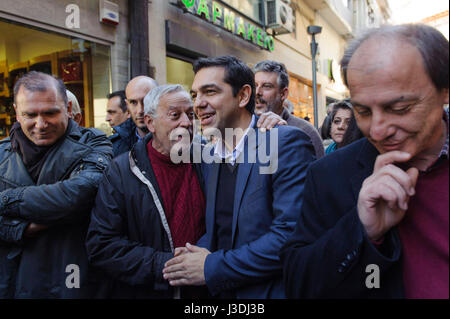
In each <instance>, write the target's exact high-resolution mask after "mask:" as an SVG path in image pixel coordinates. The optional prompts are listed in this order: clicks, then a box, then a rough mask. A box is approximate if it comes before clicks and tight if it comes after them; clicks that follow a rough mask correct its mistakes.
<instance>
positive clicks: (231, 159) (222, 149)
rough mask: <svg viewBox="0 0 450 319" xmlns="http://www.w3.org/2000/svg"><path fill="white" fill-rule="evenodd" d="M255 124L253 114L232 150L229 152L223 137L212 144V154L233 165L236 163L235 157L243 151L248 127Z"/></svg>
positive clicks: (250, 127)
mask: <svg viewBox="0 0 450 319" xmlns="http://www.w3.org/2000/svg"><path fill="white" fill-rule="evenodd" d="M255 124H256V116H255V115H254V114H253V115H252V121H251V123H250V125H249V127H248V128H247V129H246V130H245V132H244V135H243V136H242V138H241V140H240V141H239V143H238V145H236V147H235V148H234V150H233V152H230V151H229V150H228V149H227V148H226V146H225V143H224V141H223V139H220V140H218V141H217V142H216V144H215V146H214V156H218V157H219V158H221V159H222V160H225V162H226V163H230V164H232V165H234V164H235V163H236V159H237V158H238V157H239V155H241V153H242V152H243V151H244V146H245V141H246V139H247V136H248V133H249V132H250V129H252V128H253V127H254V126H255Z"/></svg>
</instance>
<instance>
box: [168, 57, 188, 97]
mask: <svg viewBox="0 0 450 319" xmlns="http://www.w3.org/2000/svg"><path fill="white" fill-rule="evenodd" d="M166 66H167V84H181V85H182V86H183V87H184V89H185V90H186V91H187V92H190V91H191V88H192V83H194V75H195V74H194V71H193V69H192V63H190V62H187V61H183V60H180V59H176V58H172V57H167V58H166Z"/></svg>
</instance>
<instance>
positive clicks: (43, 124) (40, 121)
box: [35, 116, 47, 129]
mask: <svg viewBox="0 0 450 319" xmlns="http://www.w3.org/2000/svg"><path fill="white" fill-rule="evenodd" d="M35 127H36V128H38V129H44V128H46V127H47V121H46V120H45V118H44V117H42V116H38V117H37V119H36V125H35Z"/></svg>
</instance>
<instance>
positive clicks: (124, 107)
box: [106, 90, 127, 112]
mask: <svg viewBox="0 0 450 319" xmlns="http://www.w3.org/2000/svg"><path fill="white" fill-rule="evenodd" d="M116 96H118V97H120V105H119V106H120V108H121V110H122V112H126V111H127V97H126V95H125V91H124V90H121V91H115V92H112V93H111V94H108V95H107V96H106V97H107V98H108V100H110V99H112V98H113V97H116Z"/></svg>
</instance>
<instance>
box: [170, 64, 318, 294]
mask: <svg viewBox="0 0 450 319" xmlns="http://www.w3.org/2000/svg"><path fill="white" fill-rule="evenodd" d="M194 71H195V73H196V76H195V79H194V83H193V85H192V92H191V93H192V95H193V98H194V101H195V102H194V110H195V112H196V113H197V115H198V117H199V119H200V120H201V123H202V127H203V129H204V134H206V135H210V134H213V132H214V133H215V136H216V137H217V139H216V144H215V145H214V146H213V147H212V148H210V149H209V150H208V149H205V150H204V151H203V161H204V163H203V172H204V179H205V183H206V189H207V190H206V198H207V207H206V235H205V236H203V237H202V239H201V240H200V241H199V243H198V245H199V246H201V247H205V248H200V247H197V246H192V245H187V247H186V248H184V249H178V251H177V252H176V254H175V255H176V256H177V257H175V258H174V259H173V260H171V261H169V262H167V263H166V268H165V269H164V278H166V279H168V280H169V283H170V284H171V285H174V286H179V285H186V284H190V285H204V284H206V285H207V287H208V289H209V291H210V292H211V294H213V295H214V296H219V297H222V298H284V297H285V294H284V287H283V283H282V272H281V263H280V260H279V256H278V253H279V250H280V249H281V247H282V246H283V244H284V243H285V241H286V239H287V237H288V236H289V235H290V234H291V233H292V232H293V230H294V227H295V220H296V219H297V216H298V213H299V211H300V208H301V205H302V193H303V183H304V180H305V177H306V171H307V168H308V166H309V164H310V163H311V162H312V161H313V159H314V149H313V146H312V144H311V142H310V139H309V138H308V136H307V135H306V134H305V133H303V132H302V131H300V130H299V129H297V128H293V127H288V126H283V127H278V128H274V129H272V130H271V131H269V132H265V133H263V132H258V130H257V128H256V120H257V118H256V117H255V116H254V115H253V110H254V103H255V102H254V101H255V100H254V99H255V93H254V92H255V91H254V86H255V85H254V74H253V72H252V71H251V69H249V68H248V67H247V66H246V65H245V64H244V63H243V62H241V61H239V60H237V59H236V58H234V57H229V56H226V57H219V58H212V59H200V60H198V61H197V62H196V63H195V65H194ZM228 128H232V129H233V130H234V134H235V139H233V138H231V139H228V138H227V137H228V136H227V134H228V133H227V131H228ZM222 136H225V138H222ZM208 152H210V153H208ZM205 154H207V155H209V157H210V159H211V161H212V160H213V159H214V162H212V163H210V164H207V163H205V162H207V158H206V157H208V156H205ZM266 154H270V156H267V155H266Z"/></svg>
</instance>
